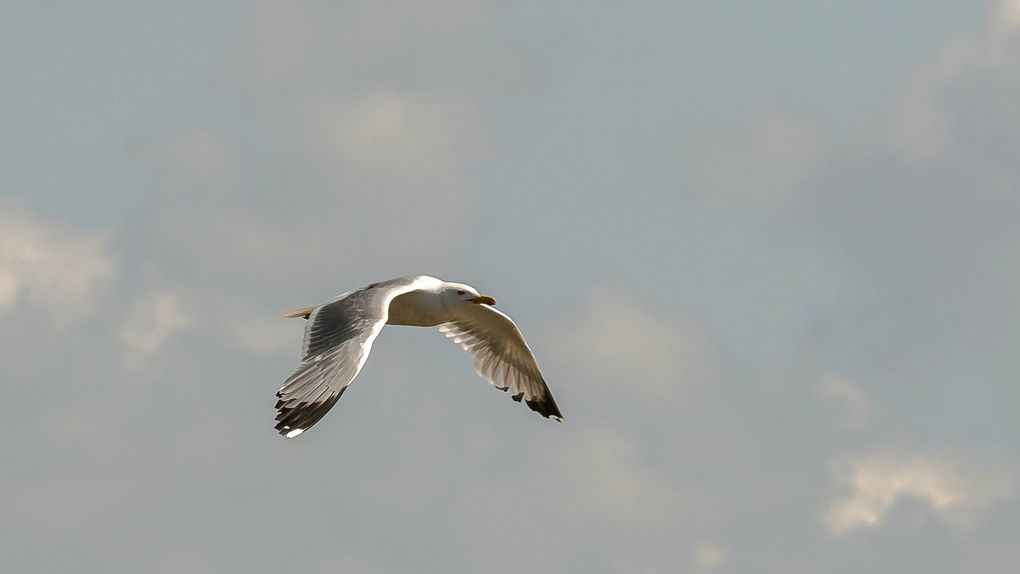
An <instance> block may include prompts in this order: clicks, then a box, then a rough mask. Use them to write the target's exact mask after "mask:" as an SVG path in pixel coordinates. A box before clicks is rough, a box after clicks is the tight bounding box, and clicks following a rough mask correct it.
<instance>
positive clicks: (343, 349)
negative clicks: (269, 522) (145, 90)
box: [276, 277, 415, 438]
mask: <svg viewBox="0 0 1020 574" xmlns="http://www.w3.org/2000/svg"><path fill="white" fill-rule="evenodd" d="M414 281H415V278H414V277H404V278H400V279H394V280H391V281H386V282H383V283H375V284H372V285H369V286H368V287H365V288H364V289H360V290H358V291H353V292H351V293H345V294H343V295H340V296H339V297H337V298H336V299H334V300H333V301H332V302H329V303H326V304H324V305H322V306H320V307H316V308H315V310H314V311H312V312H311V314H309V316H308V325H307V326H306V327H305V336H304V344H303V345H302V353H301V362H300V363H299V364H298V367H297V369H296V370H295V371H294V372H293V373H292V374H291V375H290V376H289V377H287V379H286V380H285V381H284V383H283V386H282V387H281V388H280V390H279V391H277V393H276V396H277V398H278V399H279V400H278V401H277V402H276V410H277V414H276V430H277V431H278V432H279V433H280V434H281V435H283V436H286V437H288V438H292V437H295V436H297V435H299V434H301V433H302V432H304V431H306V430H308V429H309V428H311V427H312V425H314V424H315V423H317V422H319V420H321V419H322V417H324V416H325V415H326V413H327V412H329V409H331V408H332V407H333V405H334V404H336V402H337V401H338V400H339V399H340V396H341V395H343V393H344V391H345V390H346V389H347V387H348V385H350V384H351V382H352V381H353V380H354V378H355V377H356V376H357V375H358V372H359V371H360V370H361V367H362V365H364V364H365V360H366V359H367V358H368V353H369V352H370V351H371V349H372V342H373V341H374V340H375V338H376V336H377V335H378V334H379V331H381V330H382V327H383V325H385V323H386V318H387V311H388V307H389V302H390V300H392V298H393V297H395V296H396V295H398V294H400V293H404V292H407V291H411V290H413V289H414Z"/></svg>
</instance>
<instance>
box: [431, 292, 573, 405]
mask: <svg viewBox="0 0 1020 574" xmlns="http://www.w3.org/2000/svg"><path fill="white" fill-rule="evenodd" d="M439 330H440V332H442V333H443V334H445V335H446V336H447V337H449V338H451V339H453V341H454V342H455V343H457V344H458V345H460V346H461V347H462V348H463V349H464V350H465V351H468V352H469V353H471V354H472V355H474V358H475V370H476V371H477V372H478V374H479V375H480V376H481V377H483V378H484V379H486V380H487V381H489V382H490V383H492V384H493V385H494V386H495V387H496V388H498V389H500V390H502V391H505V392H506V391H509V392H511V393H512V397H513V399H514V400H515V401H518V402H520V401H522V400H523V401H524V403H525V404H527V405H528V407H530V408H531V410H533V411H535V412H537V413H538V414H540V415H542V416H544V417H547V418H552V419H556V420H558V421H562V420H563V415H562V414H561V413H560V410H559V407H557V406H556V401H555V400H554V399H553V396H552V393H551V392H550V391H549V387H548V386H547V385H546V383H545V378H544V377H543V376H542V372H541V370H539V368H538V361H536V360H535V355H534V354H533V353H532V352H531V349H530V348H529V347H528V344H527V342H526V341H525V340H524V336H523V335H522V334H521V332H520V330H519V329H518V328H517V325H515V324H514V322H513V321H512V320H511V319H510V317H507V316H506V315H504V314H503V313H502V312H500V311H499V310H497V309H495V308H494V307H491V306H489V305H479V304H471V305H466V306H464V307H463V308H462V309H458V310H456V311H455V312H454V313H453V320H452V321H450V322H448V323H444V324H443V325H441V326H440V327H439Z"/></svg>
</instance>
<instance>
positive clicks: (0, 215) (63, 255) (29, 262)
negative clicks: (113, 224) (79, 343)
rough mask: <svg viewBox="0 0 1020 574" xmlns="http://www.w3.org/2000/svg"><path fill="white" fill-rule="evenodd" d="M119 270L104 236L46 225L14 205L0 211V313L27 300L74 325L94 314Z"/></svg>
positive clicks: (54, 319) (52, 315) (55, 317)
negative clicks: (77, 321) (75, 322)
mask: <svg viewBox="0 0 1020 574" xmlns="http://www.w3.org/2000/svg"><path fill="white" fill-rule="evenodd" d="M116 268H117V265H116V261H115V257H114V255H113V254H112V252H111V248H110V241H109V238H108V237H107V235H106V234H104V233H96V232H87V231H81V230H77V229H71V228H68V227H65V226H62V225H57V224H49V223H45V222H42V221H40V220H39V219H37V218H35V217H34V216H33V215H31V214H29V213H28V212H26V211H25V210H23V209H20V208H18V207H17V206H14V205H10V204H4V205H3V206H2V209H0V312H3V311H5V310H9V309H11V308H12V307H14V306H15V305H17V304H18V302H19V301H21V300H23V301H25V302H26V303H28V304H29V305H32V306H35V307H39V308H41V309H43V310H44V311H45V312H46V313H47V314H48V315H49V316H50V317H51V318H52V319H53V321H54V323H56V324H59V325H66V324H70V323H72V322H74V321H76V320H78V319H80V318H83V317H85V316H87V315H89V314H90V313H92V312H93V310H94V309H95V307H96V304H97V302H98V301H99V299H100V298H102V297H103V295H105V294H106V292H107V290H108V289H109V287H110V285H111V283H112V282H113V279H114V277H115V275H116Z"/></svg>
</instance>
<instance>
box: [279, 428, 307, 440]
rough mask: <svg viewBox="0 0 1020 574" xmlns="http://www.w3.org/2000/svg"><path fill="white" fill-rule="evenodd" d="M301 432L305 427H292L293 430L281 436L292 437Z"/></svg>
mask: <svg viewBox="0 0 1020 574" xmlns="http://www.w3.org/2000/svg"><path fill="white" fill-rule="evenodd" d="M303 432H305V429H294V430H292V431H290V432H288V433H287V434H285V435H283V436H285V437H287V438H294V437H296V436H298V435H299V434H301V433H303Z"/></svg>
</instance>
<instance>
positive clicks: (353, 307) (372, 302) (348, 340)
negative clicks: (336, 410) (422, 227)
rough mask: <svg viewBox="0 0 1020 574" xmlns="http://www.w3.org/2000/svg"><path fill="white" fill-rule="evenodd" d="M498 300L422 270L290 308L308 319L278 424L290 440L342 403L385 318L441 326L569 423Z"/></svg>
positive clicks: (483, 365) (494, 378)
mask: <svg viewBox="0 0 1020 574" xmlns="http://www.w3.org/2000/svg"><path fill="white" fill-rule="evenodd" d="M495 305H496V300H495V299H494V298H492V297H491V296H489V295H480V294H479V293H478V291H477V290H476V289H475V288H474V287H471V286H470V285H465V284H463V283H451V282H447V281H442V280H440V279H436V278H435V277H429V276H428V275H415V276H408V277H400V278H397V279H390V280H389V281H382V282H379V283H372V284H371V285H368V286H367V287H364V288H362V289H358V290H357V291H350V292H347V293H343V294H341V295H338V296H336V297H335V298H333V300H332V301H330V302H328V303H323V304H322V305H312V306H311V307H304V308H302V309H295V310H294V311H289V312H287V313H285V315H286V316H287V317H303V318H305V319H307V320H308V325H307V326H306V327H305V340H304V346H303V348H302V351H301V362H300V363H299V364H298V367H297V369H296V370H295V371H294V373H293V374H291V375H290V376H289V377H287V379H286V380H285V381H284V382H283V386H282V387H281V388H280V390H279V391H277V393H276V397H277V398H278V399H279V400H278V401H277V402H276V411H277V413H276V430H277V432H279V433H280V434H281V435H283V436H284V437H287V438H294V437H296V436H298V435H300V434H301V433H303V432H305V431H307V430H308V429H309V428H311V427H312V425H314V424H315V423H317V422H319V420H320V419H322V417H324V416H326V413H327V412H329V409H331V408H332V407H333V405H335V404H336V402H337V401H338V400H339V399H340V396H341V395H343V394H344V391H345V390H347V387H348V386H349V385H350V384H351V382H352V381H354V378H355V377H357V376H358V372H360V371H361V367H363V366H364V365H365V361H366V360H367V359H368V354H369V352H371V350H372V343H373V342H374V341H375V338H376V337H377V336H378V335H379V331H381V330H382V328H383V326H384V325H386V324H390V325H409V326H414V327H436V326H438V327H439V331H440V332H441V333H443V334H445V335H446V336H447V337H449V338H451V339H453V342H455V343H457V344H458V345H460V346H461V347H462V348H463V349H464V350H465V351H468V352H470V353H471V354H472V355H474V358H475V370H476V371H477V372H478V374H479V375H480V376H481V377H483V378H485V379H486V380H488V381H489V382H490V383H491V384H493V385H495V387H496V388H497V389H499V390H501V391H504V392H506V391H508V390H510V389H511V388H512V389H513V394H512V395H511V396H512V397H513V399H514V400H515V401H517V402H521V400H522V399H523V401H524V403H525V404H526V405H528V407H529V408H531V410H533V411H535V412H537V413H538V414H540V415H542V416H544V417H546V418H550V419H554V420H557V421H560V422H563V415H562V414H560V409H559V408H558V407H557V406H556V401H555V400H553V396H552V393H550V392H549V387H548V386H546V384H545V378H544V377H542V372H541V371H540V370H539V368H538V362H537V361H536V360H535V355H534V354H533V353H532V352H531V348H530V347H528V343H527V342H526V341H525V340H524V335H522V334H521V331H520V329H518V328H517V325H516V324H514V322H513V320H512V319H510V317H508V316H506V315H505V314H504V313H502V312H501V311H499V310H498V309H496V307H495Z"/></svg>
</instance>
